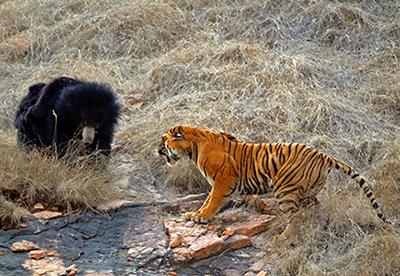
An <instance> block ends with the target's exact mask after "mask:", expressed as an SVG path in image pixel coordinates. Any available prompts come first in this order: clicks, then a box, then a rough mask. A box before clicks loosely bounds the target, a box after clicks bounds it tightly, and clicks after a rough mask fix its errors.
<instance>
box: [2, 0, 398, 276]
mask: <svg viewBox="0 0 400 276" xmlns="http://www.w3.org/2000/svg"><path fill="white" fill-rule="evenodd" d="M378 2H379V3H378ZM399 8H400V6H399V4H398V3H397V1H350V2H348V1H328V0H321V1H311V0H310V1H307V0H303V1H288V0H284V1H211V0H203V1H200V0H199V1H190V4H189V3H188V1H167V0H165V1H122V0H115V1H101V0H100V1H89V0H86V1H84V0H78V1H50V0H43V1H39V2H37V1H22V0H16V1H7V0H5V1H4V0H3V1H0V79H1V80H0V126H1V129H2V132H1V135H2V136H3V137H4V139H2V140H1V148H2V150H4V149H7V148H8V149H9V148H10V147H14V149H13V150H11V152H14V151H16V149H15V144H14V141H15V140H14V137H15V135H14V132H13V129H12V117H13V114H14V112H15V108H16V104H17V102H18V100H19V99H20V98H21V97H22V95H24V93H25V91H26V89H27V87H28V86H29V85H30V84H32V83H33V82H36V81H43V80H49V79H51V78H52V77H55V76H58V75H61V74H63V75H71V76H74V77H78V78H83V79H87V80H93V81H102V82H108V83H110V84H111V85H113V87H115V89H116V90H117V91H118V93H119V95H120V98H121V101H122V103H123V104H124V106H125V110H124V117H123V120H122V123H121V126H120V130H119V132H118V134H117V141H116V142H117V143H118V144H119V145H121V147H120V148H119V150H118V154H120V155H124V156H125V157H124V158H125V159H126V156H128V159H129V160H131V162H130V167H129V171H130V173H132V174H133V175H134V176H135V175H136V176H140V177H138V181H139V178H141V179H144V180H142V181H146V180H147V179H149V178H150V177H151V178H154V179H155V180H156V181H157V182H159V183H163V182H164V181H167V182H168V183H169V184H171V185H175V186H177V187H180V186H185V185H188V183H187V181H185V180H186V179H187V175H188V174H190V176H191V177H192V179H193V183H190V185H192V189H201V187H203V184H204V182H203V181H202V180H201V179H199V178H198V177H197V175H196V173H195V172H194V171H193V170H192V169H191V168H190V166H189V167H187V165H182V166H186V167H185V168H187V169H186V170H184V172H185V174H183V172H182V167H180V169H179V168H178V169H177V170H173V171H172V172H171V173H170V174H169V175H168V177H166V172H165V169H164V166H163V164H162V162H161V161H160V159H159V158H157V157H156V156H154V154H153V152H154V147H155V145H156V143H157V142H158V139H159V137H160V135H161V133H162V132H163V131H165V130H166V129H167V128H169V127H172V126H174V125H177V124H191V125H197V126H202V127H209V128H212V129H215V130H229V131H231V132H232V133H234V134H235V135H237V136H238V137H240V138H241V139H244V140H247V141H249V142H263V141H292V142H303V143H308V144H310V145H313V146H315V147H317V148H319V149H321V150H323V151H325V152H327V153H330V154H333V155H334V156H336V157H338V158H341V159H343V160H344V161H346V162H348V163H349V164H351V165H353V166H354V167H355V168H357V170H358V171H359V172H360V173H362V174H363V175H365V176H366V177H367V178H368V179H369V180H370V184H371V186H372V187H373V190H374V191H375V193H376V197H377V199H378V200H379V201H380V202H381V205H382V206H383V208H384V210H385V211H386V213H387V215H388V217H391V218H396V217H398V210H400V204H399V202H400V192H399V182H400V175H399V173H398V172H399V171H400V139H399V136H400V123H399V122H400V120H399V119H400V84H399V79H400V70H399V63H398V59H399V57H400V46H399V43H398V42H399V39H400V12H399ZM137 101H139V102H141V101H143V103H144V104H143V106H142V107H140V108H139V109H137V108H135V106H134V105H132V103H134V102H137ZM5 151H6V152H7V150H5ZM20 160H21V159H20ZM22 160H23V159H22ZM17 163H18V162H17ZM2 166H3V165H2ZM15 166H16V167H18V166H22V164H20V165H18V164H15ZM5 168H8V171H6V172H5V173H3V174H2V175H0V180H3V179H5V180H7V181H8V180H10V179H15V177H16V176H18V175H19V171H18V170H12V169H11V168H10V167H9V166H8V167H5ZM2 169H3V168H2ZM2 171H4V170H2ZM320 199H321V205H320V206H319V207H314V208H311V209H310V210H308V211H307V212H306V214H307V215H308V217H307V219H306V220H305V223H304V224H303V225H302V228H301V229H300V231H299V234H300V235H299V237H298V239H299V241H300V242H301V246H297V247H296V248H290V247H288V246H287V245H282V246H277V247H276V248H275V252H276V253H275V258H276V261H277V265H276V272H277V273H281V274H286V273H288V272H289V273H291V274H295V273H299V274H304V273H306V274H320V273H325V272H335V273H337V274H343V273H348V274H355V273H362V274H364V273H367V272H369V273H371V274H374V273H375V274H380V273H381V272H382V271H384V272H386V273H388V274H396V273H400V271H399V267H400V256H399V254H400V253H399V252H400V241H399V240H400V235H399V234H398V233H396V232H394V231H393V230H385V229H382V227H381V224H380V222H379V221H378V220H377V219H376V217H375V216H374V213H373V211H372V208H370V207H369V206H368V205H369V203H368V201H367V200H366V199H365V197H364V196H363V195H362V193H361V192H360V191H359V189H358V188H357V186H356V185H355V183H353V182H352V181H351V179H348V178H346V177H345V176H342V175H340V174H338V173H332V176H331V177H330V180H329V182H328V185H327V187H326V188H325V189H324V190H323V191H322V192H321V195H320ZM260 246H261V245H260ZM288 256H289V258H288ZM367 263H369V264H370V265H369V266H368V265H366V264H367Z"/></svg>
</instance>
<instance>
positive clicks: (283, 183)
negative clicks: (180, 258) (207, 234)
mask: <svg viewBox="0 0 400 276" xmlns="http://www.w3.org/2000/svg"><path fill="white" fill-rule="evenodd" d="M157 151H158V154H159V155H161V156H164V158H166V161H167V164H168V165H170V166H174V165H175V164H176V162H177V161H178V160H180V159H189V160H191V161H193V162H194V163H195V164H196V166H197V168H198V169H199V170H200V172H201V173H202V175H203V176H204V177H205V178H206V179H207V181H208V182H209V184H210V185H211V186H212V188H211V191H210V193H209V194H208V196H207V198H206V200H205V201H204V203H203V205H202V206H201V207H200V208H199V209H198V210H197V211H193V212H187V213H184V214H183V215H184V217H185V218H187V219H189V220H193V221H195V222H197V223H208V222H209V221H211V220H212V219H213V217H214V215H215V214H216V213H217V212H218V211H219V209H220V208H221V206H222V205H223V203H224V201H225V199H226V198H227V197H229V196H230V195H255V194H266V193H272V194H273V196H274V197H275V198H276V199H277V200H278V202H279V209H280V210H281V211H282V212H283V213H286V214H288V215H289V222H288V224H287V226H286V228H285V230H284V231H283V232H282V233H281V234H280V235H276V236H275V237H274V240H283V239H286V238H287V237H289V236H290V235H292V234H293V232H294V231H295V225H296V224H298V223H299V221H300V220H301V219H300V216H299V212H298V211H299V207H300V206H304V203H305V202H314V203H318V200H317V198H316V195H317V194H318V192H319V191H320V190H321V189H322V188H323V186H324V184H325V182H326V180H327V176H328V174H329V172H330V171H331V169H332V168H335V169H337V170H339V171H341V172H343V173H345V174H347V175H349V176H350V177H351V178H352V179H354V180H355V181H356V182H357V183H358V184H359V186H360V188H361V189H362V190H363V191H364V193H365V195H366V196H367V198H368V199H369V200H370V202H371V205H372V207H373V208H374V209H375V210H376V212H377V215H378V217H379V218H380V219H381V220H382V221H383V222H386V223H390V222H389V220H388V219H387V218H386V217H385V216H384V214H383V212H382V211H381V209H380V206H379V204H378V202H377V201H376V199H375V196H374V195H373V193H372V191H371V189H370V188H369V187H368V185H367V184H366V183H365V179H364V178H363V177H362V176H361V175H359V174H358V173H357V172H356V171H355V170H354V169H353V168H352V167H350V166H349V165H347V164H346V163H344V162H343V161H341V160H338V159H336V158H334V157H333V156H330V155H328V154H325V153H322V152H320V151H318V150H317V149H315V148H312V147H310V146H308V145H305V144H300V143H262V144H250V143H246V142H243V141H241V140H239V139H237V138H236V137H235V136H234V135H232V134H230V133H229V132H215V131H211V130H207V129H202V128H197V127H190V126H176V127H173V128H170V129H169V130H168V131H167V132H165V133H164V134H163V135H162V138H161V142H160V143H159V145H158V149H157Z"/></svg>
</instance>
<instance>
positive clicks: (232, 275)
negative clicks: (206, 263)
mask: <svg viewBox="0 0 400 276" xmlns="http://www.w3.org/2000/svg"><path fill="white" fill-rule="evenodd" d="M222 275H224V276H242V272H240V270H237V269H227V270H225V271H223V274H222Z"/></svg>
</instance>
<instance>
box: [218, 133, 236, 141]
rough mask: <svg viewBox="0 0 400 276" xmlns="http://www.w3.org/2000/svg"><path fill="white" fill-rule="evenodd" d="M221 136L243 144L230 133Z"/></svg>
mask: <svg viewBox="0 0 400 276" xmlns="http://www.w3.org/2000/svg"><path fill="white" fill-rule="evenodd" d="M220 134H221V135H222V136H225V137H226V138H228V139H229V140H231V141H233V142H241V141H240V140H239V139H237V138H236V137H235V136H233V135H232V134H231V133H230V132H228V131H224V132H220Z"/></svg>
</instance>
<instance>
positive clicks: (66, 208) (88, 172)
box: [0, 132, 120, 229]
mask: <svg viewBox="0 0 400 276" xmlns="http://www.w3.org/2000/svg"><path fill="white" fill-rule="evenodd" d="M10 136H11V137H12V138H14V139H12V140H11V139H10ZM0 137H1V147H0V155H1V156H3V158H1V159H0V183H1V185H0V189H1V191H2V196H1V197H0V206H1V208H0V210H1V211H0V212H1V213H0V218H1V219H2V222H1V224H0V226H1V227H2V228H5V229H7V228H11V227H13V226H16V225H17V224H18V222H19V219H20V215H21V214H22V213H21V211H20V210H21V209H20V208H25V209H30V208H32V207H33V205H34V204H35V203H41V204H42V205H43V206H44V207H45V209H52V208H57V209H58V210H60V211H63V212H65V213H68V212H73V211H76V210H79V209H82V208H95V207H96V206H97V205H99V204H101V203H104V202H107V201H108V200H110V199H113V198H117V197H120V195H119V194H118V192H117V190H115V191H114V190H113V189H110V187H112V186H113V183H112V176H111V174H110V173H109V171H108V169H97V168H99V166H100V163H98V166H97V168H96V166H91V164H89V162H92V163H93V159H90V158H88V157H83V158H81V159H80V160H77V159H71V160H68V159H63V160H57V159H56V157H55V156H54V155H52V156H49V155H45V154H43V153H41V152H38V151H33V152H30V153H26V152H22V151H21V150H20V149H19V148H18V147H17V145H16V144H15V137H13V136H12V135H10V132H8V133H3V132H0ZM110 166H111V168H112V167H113V165H112V164H111V165H110ZM17 207H20V208H17Z"/></svg>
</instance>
